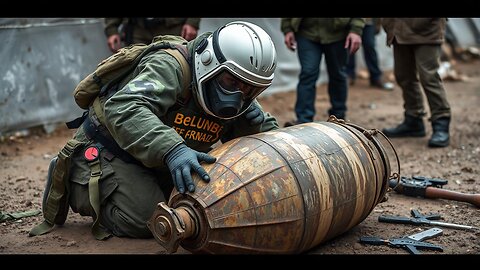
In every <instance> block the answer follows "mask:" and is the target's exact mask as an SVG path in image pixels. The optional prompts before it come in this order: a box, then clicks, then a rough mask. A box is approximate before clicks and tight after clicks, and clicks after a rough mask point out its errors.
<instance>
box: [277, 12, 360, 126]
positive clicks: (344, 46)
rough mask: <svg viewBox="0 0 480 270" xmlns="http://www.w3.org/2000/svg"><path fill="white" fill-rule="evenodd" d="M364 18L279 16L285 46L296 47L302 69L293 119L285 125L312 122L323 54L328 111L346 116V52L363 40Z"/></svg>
mask: <svg viewBox="0 0 480 270" xmlns="http://www.w3.org/2000/svg"><path fill="white" fill-rule="evenodd" d="M364 25H365V19H363V18H282V20H281V31H282V32H283V33H284V35H285V44H286V46H287V48H288V49H290V50H292V51H295V50H296V48H297V46H298V59H299V60H300V66H301V71H300V75H299V80H298V85H297V100H296V102H295V114H296V116H297V119H296V120H293V121H288V122H286V123H285V126H286V127H287V126H292V125H296V124H301V123H306V122H312V121H313V118H314V116H315V96H316V93H317V92H316V82H317V79H318V76H319V75H320V63H321V60H322V55H324V54H325V62H326V64H327V72H328V95H329V97H330V104H331V108H330V109H329V110H328V114H329V115H335V116H336V117H337V118H339V119H344V118H345V113H346V111H347V90H348V89H347V88H348V85H347V74H346V70H345V65H346V63H347V59H348V54H353V53H355V52H356V51H357V50H358V48H359V47H360V45H361V43H362V39H361V35H362V29H363V26H364Z"/></svg>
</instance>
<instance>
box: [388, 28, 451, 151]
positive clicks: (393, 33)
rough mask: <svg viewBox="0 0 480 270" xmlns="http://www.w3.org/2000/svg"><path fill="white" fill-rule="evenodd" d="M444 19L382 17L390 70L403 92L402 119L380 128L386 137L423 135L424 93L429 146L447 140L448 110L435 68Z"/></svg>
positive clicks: (446, 144)
mask: <svg viewBox="0 0 480 270" xmlns="http://www.w3.org/2000/svg"><path fill="white" fill-rule="evenodd" d="M446 23H447V20H446V19H445V18H383V19H382V25H383V28H384V29H385V32H386V33H387V45H388V46H391V45H393V57H394V61H395V64H394V73H395V78H396V80H397V83H398V84H399V85H400V87H401V88H402V92H403V101H404V103H403V108H404V120H403V122H402V123H400V124H399V125H397V126H395V127H392V128H385V129H383V133H385V135H387V136H388V137H392V138H394V137H424V136H425V135H426V132H425V126H424V123H423V117H424V116H425V115H426V114H427V113H426V110H425V107H424V98H423V94H422V88H423V92H424V93H425V96H426V98H427V101H428V105H429V107H430V121H431V123H432V129H433V133H432V136H431V138H430V139H429V141H428V146H430V147H445V146H448V145H449V143H450V134H449V127H450V120H451V110H450V105H449V103H448V100H447V96H446V93H445V88H444V85H443V82H442V79H441V77H440V75H439V74H438V68H439V66H440V55H441V44H442V43H443V42H444V40H445V28H446Z"/></svg>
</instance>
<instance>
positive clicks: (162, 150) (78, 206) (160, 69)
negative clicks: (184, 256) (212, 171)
mask: <svg viewBox="0 0 480 270" xmlns="http://www.w3.org/2000/svg"><path fill="white" fill-rule="evenodd" d="M187 50H188V52H189V55H191V56H190V57H191V59H189V60H190V62H191V65H192V67H191V71H192V80H191V82H190V86H189V87H186V88H185V87H184V85H183V83H182V81H183V74H182V68H181V64H180V63H179V62H178V61H177V59H176V58H175V57H173V56H172V55H170V54H168V53H166V52H165V51H163V50H158V51H154V52H151V53H150V54H148V55H146V56H144V57H143V58H142V60H141V62H140V63H139V65H138V66H137V67H136V68H135V70H134V71H133V73H132V74H130V75H129V76H128V77H127V78H125V79H124V80H123V81H121V83H120V85H119V86H118V90H116V91H113V92H112V93H109V94H108V95H107V97H106V98H105V99H103V100H101V104H102V109H103V110H102V112H103V114H104V116H103V118H104V122H103V123H102V122H101V121H99V119H100V117H98V115H96V113H95V109H94V108H93V107H91V108H90V110H89V115H88V117H87V119H86V120H85V122H84V124H83V125H82V127H80V128H79V129H78V130H77V132H76V134H75V136H74V139H75V140H77V141H80V142H84V143H85V145H84V146H82V147H80V150H78V151H76V152H75V153H74V154H73V158H72V162H71V163H72V164H71V166H70V168H69V169H70V178H69V184H70V187H69V188H70V197H69V198H70V199H69V203H70V207H71V209H72V210H73V211H74V212H76V213H80V214H81V215H83V216H92V217H94V216H95V212H94V209H93V208H92V205H91V203H90V201H89V192H91V190H89V179H90V177H91V168H90V166H89V164H88V161H87V160H86V158H87V159H88V158H89V157H90V158H92V159H94V158H96V157H98V155H99V160H100V163H101V177H100V180H99V193H100V199H99V201H100V218H99V220H100V224H101V226H102V227H103V229H106V231H107V232H110V233H112V234H113V235H116V236H126V237H134V238H148V237H152V234H151V232H150V231H149V229H148V228H147V225H146V222H147V220H148V219H149V218H150V217H151V215H152V214H153V211H154V209H155V208H156V205H157V204H158V203H159V202H162V201H168V198H169V195H170V193H171V191H172V190H173V188H175V189H176V190H177V191H178V192H179V193H182V194H185V193H189V192H194V191H195V184H194V182H193V180H192V173H194V174H198V175H199V176H200V178H201V179H203V180H204V181H206V182H208V181H209V180H210V178H209V175H208V174H207V172H206V171H205V169H204V168H203V167H202V165H201V163H202V162H206V163H213V162H215V160H216V159H215V157H213V156H210V155H208V154H207V152H208V151H210V150H211V149H213V148H212V147H213V146H214V144H216V143H217V142H226V141H228V140H231V139H233V138H237V137H240V136H245V135H251V134H255V133H259V132H264V131H270V130H274V129H277V128H279V126H278V123H277V121H276V119H275V118H274V117H273V116H272V115H270V114H269V113H267V112H264V111H263V109H262V107H261V105H260V104H259V103H258V101H257V100H256V98H257V96H258V95H259V94H261V93H262V92H263V91H264V90H265V89H266V88H267V87H269V86H270V85H271V83H272V81H273V78H274V71H275V68H276V62H277V55H276V50H275V46H274V43H273V42H272V40H271V37H270V36H269V35H268V34H267V33H266V32H265V31H264V30H263V29H262V28H260V27H259V26H257V25H255V24H252V23H248V22H243V21H236V22H231V23H228V24H226V25H225V26H223V27H220V28H219V29H217V30H216V31H215V32H213V33H211V32H206V33H204V34H202V35H200V36H198V37H197V38H195V39H194V40H192V41H190V42H188V43H187ZM185 89H186V90H185ZM87 123H88V124H87ZM92 123H93V125H94V130H98V132H101V133H102V136H104V137H108V138H110V139H111V140H112V141H113V142H114V143H115V144H117V145H118V147H119V148H121V150H122V151H124V152H125V155H118V156H116V155H115V154H114V153H113V152H115V151H111V149H109V148H108V147H107V146H106V145H103V146H102V145H99V142H98V141H97V140H96V139H95V138H96V137H95V136H93V138H92V136H88V134H86V133H88V132H86V130H88V129H89V127H88V125H92ZM86 125H87V126H86ZM125 156H128V157H130V158H124V157H125ZM97 175H98V174H97ZM47 190H48V189H47Z"/></svg>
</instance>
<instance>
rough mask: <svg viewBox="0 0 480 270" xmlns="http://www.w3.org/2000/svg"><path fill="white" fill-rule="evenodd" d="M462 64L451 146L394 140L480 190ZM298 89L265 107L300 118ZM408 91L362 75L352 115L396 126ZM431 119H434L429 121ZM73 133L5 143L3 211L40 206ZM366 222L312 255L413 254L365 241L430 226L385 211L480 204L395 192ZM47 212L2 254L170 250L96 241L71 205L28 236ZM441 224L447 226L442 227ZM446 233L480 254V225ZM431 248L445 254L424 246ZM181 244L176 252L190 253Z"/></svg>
mask: <svg viewBox="0 0 480 270" xmlns="http://www.w3.org/2000/svg"><path fill="white" fill-rule="evenodd" d="M455 68H456V70H457V71H458V72H459V73H460V74H463V75H465V76H466V77H467V78H468V79H467V80H466V81H455V82H453V81H445V85H446V89H447V94H448V99H449V101H450V105H451V107H452V112H453V121H452V123H451V143H450V146H448V147H446V148H438V149H431V148H428V147H427V141H428V138H429V136H430V134H431V127H430V125H429V124H427V136H426V137H424V138H402V139H393V140H392V142H393V145H394V146H395V149H396V151H397V152H398V155H399V158H400V164H401V173H402V175H404V176H412V175H422V176H428V177H437V178H443V179H446V180H448V184H447V185H445V187H444V188H445V189H449V190H453V191H457V192H462V193H469V194H474V193H475V194H478V196H480V194H479V193H480V178H479V175H480V168H479V166H478V164H479V162H480V140H479V137H480V62H479V61H476V62H469V63H460V64H457V65H456V67H455ZM294 100H295V92H294V91H291V92H285V93H278V94H274V95H271V96H267V97H264V98H261V99H260V102H261V103H262V105H263V106H264V109H265V110H267V111H269V112H271V113H272V114H273V115H275V116H276V117H277V119H278V120H279V123H280V124H281V125H282V126H283V124H284V123H285V122H286V121H288V120H291V119H293V118H294V112H293V105H294ZM402 104H403V101H402V96H401V90H400V88H399V87H398V86H396V88H395V89H394V91H384V90H378V89H372V88H370V87H369V86H368V80H365V79H363V80H361V79H357V82H356V84H355V85H354V86H351V87H350V91H349V97H348V108H349V111H348V112H347V119H348V121H350V122H352V123H355V124H358V125H360V126H363V127H365V128H377V129H382V128H383V127H389V126H392V125H395V124H397V123H399V122H400V121H401V120H402V118H403V108H402ZM316 106H317V115H316V119H315V120H318V121H323V120H326V119H327V114H326V110H327V109H328V97H327V94H326V85H321V86H320V87H319V88H318V95H317V100H316ZM426 123H428V122H426ZM72 134H73V131H71V130H68V129H66V128H63V127H62V126H59V128H57V129H56V130H55V131H54V132H53V133H51V134H45V133H44V132H42V131H41V130H35V129H32V130H30V134H28V135H26V136H22V135H21V134H17V136H10V137H6V138H4V139H3V141H2V142H0V193H1V196H0V210H1V211H2V212H8V213H12V212H21V211H27V210H36V209H38V210H39V209H41V198H42V194H43V187H44V184H45V178H46V175H47V168H48V164H49V161H50V159H51V158H52V157H53V156H54V155H55V154H56V153H57V152H58V151H59V150H60V148H61V147H63V145H64V143H65V142H66V141H67V140H68V139H69V138H70V137H71V136H72ZM388 197H389V199H388V201H386V202H383V203H380V204H378V205H377V206H376V208H375V209H374V210H373V211H372V212H371V214H370V215H369V216H368V217H367V218H366V219H365V220H364V221H363V222H361V223H360V224H359V225H357V226H356V227H354V228H353V229H351V230H350V231H348V232H346V233H344V234H343V235H340V236H338V237H336V238H335V239H333V240H330V241H328V242H325V243H322V244H320V245H319V246H318V247H315V248H313V249H312V250H309V251H307V252H306V253H307V254H408V253H407V251H406V250H404V249H401V248H393V247H389V246H373V245H364V244H360V243H359V238H360V237H361V236H378V237H380V238H384V239H388V238H393V237H401V236H407V235H411V234H414V233H417V232H420V231H422V230H425V229H427V228H431V227H429V226H423V227H422V226H414V225H402V224H389V223H381V222H378V217H379V215H381V214H388V215H402V216H409V215H410V210H411V209H418V210H419V211H420V212H421V213H424V214H428V213H439V214H441V216H442V217H443V220H442V221H444V222H450V223H458V224H464V225H472V226H480V215H479V208H478V207H476V206H475V205H473V204H470V203H466V202H458V201H452V200H445V199H424V198H413V197H408V196H405V195H401V194H397V193H395V192H390V193H389V194H388ZM42 220H43V219H42V216H41V215H37V216H33V217H26V218H22V219H18V220H14V221H6V222H1V223H0V254H93V253H94V254H166V251H165V250H164V249H163V248H162V247H161V246H160V245H159V244H158V243H157V242H156V241H155V240H154V239H146V240H145V239H142V240H139V239H128V238H118V237H112V238H110V239H109V240H107V241H97V240H95V239H94V238H93V236H92V235H91V233H90V225H91V222H92V220H91V218H89V217H81V216H80V215H78V214H75V213H73V212H72V211H70V213H69V217H68V219H67V221H66V223H65V225H64V226H62V227H57V228H56V229H54V230H53V231H52V232H50V233H48V234H46V235H42V236H37V237H28V232H29V230H30V229H31V228H32V227H33V226H34V225H36V224H38V223H39V222H41V221H42ZM440 228H441V227H440ZM442 229H443V235H441V236H438V237H435V238H432V239H429V240H428V242H430V243H433V244H437V245H441V246H442V247H443V248H444V251H443V254H480V231H471V230H458V229H451V228H442ZM422 252H423V253H426V254H441V253H440V252H434V251H422ZM188 253H189V252H188V251H186V250H184V249H180V250H179V251H178V252H177V254H188Z"/></svg>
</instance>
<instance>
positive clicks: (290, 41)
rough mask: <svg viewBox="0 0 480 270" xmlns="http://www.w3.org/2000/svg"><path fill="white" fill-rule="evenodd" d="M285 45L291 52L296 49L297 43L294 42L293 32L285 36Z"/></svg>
mask: <svg viewBox="0 0 480 270" xmlns="http://www.w3.org/2000/svg"><path fill="white" fill-rule="evenodd" d="M285 45H287V48H288V49H289V50H291V51H292V52H294V51H295V50H296V49H297V41H296V40H295V34H294V33H293V32H288V33H286V34H285Z"/></svg>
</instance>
